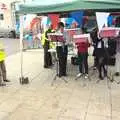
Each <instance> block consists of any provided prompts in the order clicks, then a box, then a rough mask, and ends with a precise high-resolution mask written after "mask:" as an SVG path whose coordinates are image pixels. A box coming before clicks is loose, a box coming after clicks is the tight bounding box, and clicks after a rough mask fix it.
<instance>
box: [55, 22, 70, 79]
mask: <svg viewBox="0 0 120 120" xmlns="http://www.w3.org/2000/svg"><path fill="white" fill-rule="evenodd" d="M57 33H60V34H61V33H62V34H63V36H64V39H65V40H66V33H65V31H64V23H63V22H59V23H58V30H57ZM56 51H57V56H58V59H59V77H62V76H66V75H67V74H66V66H67V55H68V46H67V41H65V42H58V43H57V46H56Z"/></svg>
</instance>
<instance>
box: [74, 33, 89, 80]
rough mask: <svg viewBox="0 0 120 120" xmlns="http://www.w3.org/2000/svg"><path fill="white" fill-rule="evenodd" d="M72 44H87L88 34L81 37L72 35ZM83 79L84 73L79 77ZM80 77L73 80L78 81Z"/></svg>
mask: <svg viewBox="0 0 120 120" xmlns="http://www.w3.org/2000/svg"><path fill="white" fill-rule="evenodd" d="M73 39H74V42H75V44H76V45H77V46H80V45H83V44H85V45H86V44H88V41H89V40H90V34H81V35H74V36H73ZM82 76H83V77H85V73H83V74H82V75H81V76H80V77H82ZM80 77H76V78H75V80H78V79H79V78H80ZM88 79H89V81H91V78H90V76H89V75H88Z"/></svg>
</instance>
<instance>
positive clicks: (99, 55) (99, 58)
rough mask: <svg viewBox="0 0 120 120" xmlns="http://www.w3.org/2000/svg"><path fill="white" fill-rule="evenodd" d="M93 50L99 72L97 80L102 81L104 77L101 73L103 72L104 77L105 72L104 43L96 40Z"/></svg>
mask: <svg viewBox="0 0 120 120" xmlns="http://www.w3.org/2000/svg"><path fill="white" fill-rule="evenodd" d="M95 49H96V51H95V56H96V62H97V68H98V71H99V78H100V79H101V80H103V79H104V77H103V75H102V72H104V76H106V75H107V71H106V68H105V60H106V51H105V46H104V41H103V40H102V39H101V38H100V39H99V38H98V39H97V42H96V45H95Z"/></svg>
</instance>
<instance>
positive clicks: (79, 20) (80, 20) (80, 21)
mask: <svg viewBox="0 0 120 120" xmlns="http://www.w3.org/2000/svg"><path fill="white" fill-rule="evenodd" d="M83 15H84V12H83V11H77V12H72V13H70V17H72V18H74V19H75V21H76V22H77V23H78V26H77V27H81V26H82V24H83Z"/></svg>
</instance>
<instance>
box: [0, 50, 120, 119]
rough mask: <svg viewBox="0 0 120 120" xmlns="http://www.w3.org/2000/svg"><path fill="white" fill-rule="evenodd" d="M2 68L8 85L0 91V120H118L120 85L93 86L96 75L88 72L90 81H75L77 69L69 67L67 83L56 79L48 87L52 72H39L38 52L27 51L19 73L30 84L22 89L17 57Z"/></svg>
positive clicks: (9, 58) (7, 61)
mask: <svg viewBox="0 0 120 120" xmlns="http://www.w3.org/2000/svg"><path fill="white" fill-rule="evenodd" d="M6 66H7V71H8V78H9V79H10V80H11V83H8V84H7V86H6V87H1V88H0V120H120V102H119V101H120V85H118V84H116V83H110V82H109V81H108V82H107V79H105V80H104V81H100V82H99V83H96V81H97V80H98V79H97V72H96V71H93V70H90V75H91V81H89V80H85V79H83V78H81V79H78V80H77V81H76V80H75V76H76V74H77V66H71V65H70V64H69V65H68V77H67V78H65V79H66V80H67V81H68V83H65V82H64V81H63V80H62V79H57V80H56V81H55V82H54V85H53V86H51V83H52V81H53V78H54V75H55V69H54V68H52V69H43V51H42V50H34V51H28V52H25V53H24V67H23V72H24V76H27V77H29V79H30V84H28V85H23V86H22V85H20V84H19V76H20V55H19V53H17V54H14V55H11V56H9V57H8V58H7V60H6ZM118 80H119V78H118Z"/></svg>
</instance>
